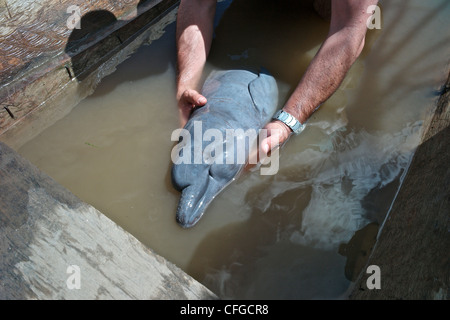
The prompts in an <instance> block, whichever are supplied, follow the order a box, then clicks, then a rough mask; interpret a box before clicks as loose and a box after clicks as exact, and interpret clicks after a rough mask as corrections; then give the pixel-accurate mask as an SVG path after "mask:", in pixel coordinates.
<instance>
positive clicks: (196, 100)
mask: <svg viewBox="0 0 450 320" xmlns="http://www.w3.org/2000/svg"><path fill="white" fill-rule="evenodd" d="M185 99H186V101H187V102H189V103H191V104H193V105H194V106H199V107H201V106H204V105H205V104H206V102H207V100H206V98H205V97H204V96H202V95H201V94H200V93H198V92H197V91H195V90H186V91H185Z"/></svg>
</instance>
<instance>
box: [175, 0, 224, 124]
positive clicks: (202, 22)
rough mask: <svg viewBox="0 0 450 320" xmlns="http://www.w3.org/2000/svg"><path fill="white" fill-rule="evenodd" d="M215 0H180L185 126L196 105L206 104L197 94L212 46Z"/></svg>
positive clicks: (180, 87) (181, 96)
mask: <svg viewBox="0 0 450 320" xmlns="http://www.w3.org/2000/svg"><path fill="white" fill-rule="evenodd" d="M215 9H216V0H181V2H180V6H179V8H178V18H177V32H176V41H177V54H178V57H177V59H178V61H177V64H178V75H177V101H178V108H179V111H180V123H181V126H182V127H183V126H184V125H185V124H186V122H187V120H188V119H189V116H190V114H191V112H192V109H193V108H194V107H196V106H203V105H205V104H206V98H205V97H203V96H202V95H201V94H199V93H198V90H199V88H198V85H199V81H200V79H201V75H202V72H203V68H204V66H205V62H206V58H207V57H208V54H209V50H210V48H211V42H212V35H213V23H214V15H215Z"/></svg>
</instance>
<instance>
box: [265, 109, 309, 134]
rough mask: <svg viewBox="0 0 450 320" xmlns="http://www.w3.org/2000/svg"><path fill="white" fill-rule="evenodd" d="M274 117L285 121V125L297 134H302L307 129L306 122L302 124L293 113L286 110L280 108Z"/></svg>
mask: <svg viewBox="0 0 450 320" xmlns="http://www.w3.org/2000/svg"><path fill="white" fill-rule="evenodd" d="M272 119H275V120H279V121H281V122H283V123H284V124H285V125H287V126H288V127H289V128H291V130H292V131H293V132H294V133H295V134H300V133H301V132H302V131H303V130H304V129H305V125H304V124H301V123H300V122H299V121H298V120H297V119H296V118H295V117H294V116H293V115H291V114H290V113H288V112H286V111H284V110H278V112H277V113H275V115H274V116H273V117H272Z"/></svg>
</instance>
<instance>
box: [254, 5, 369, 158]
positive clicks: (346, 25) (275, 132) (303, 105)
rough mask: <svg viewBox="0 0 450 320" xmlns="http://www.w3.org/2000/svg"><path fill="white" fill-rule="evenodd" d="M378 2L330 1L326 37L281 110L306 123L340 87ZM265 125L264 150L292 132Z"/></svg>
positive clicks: (280, 125)
mask: <svg viewBox="0 0 450 320" xmlns="http://www.w3.org/2000/svg"><path fill="white" fill-rule="evenodd" d="M377 3H378V0H332V11H331V22H330V30H329V33H328V35H327V38H326V40H325V41H324V43H323V44H322V46H321V47H320V49H319V51H318V52H317V54H316V56H315V57H314V58H313V60H312V61H311V63H310V65H309V67H308V68H307V70H306V72H305V74H304V75H303V77H302V79H301V80H300V82H299V84H298V86H297V87H296V89H295V91H294V92H293V94H292V95H291V96H290V98H289V99H288V101H287V102H286V104H285V105H284V107H283V110H284V111H286V112H289V113H290V114H292V115H293V116H294V117H296V118H297V120H299V121H300V122H301V123H305V122H306V121H307V120H308V118H309V117H310V116H311V115H312V114H313V112H314V110H315V109H316V108H317V107H318V106H319V105H320V104H322V103H323V102H325V101H326V100H327V99H328V98H329V97H330V96H331V95H332V94H333V93H334V92H335V91H336V90H337V89H338V88H339V86H340V85H341V83H342V81H343V79H344V78H345V75H346V74H347V72H348V70H349V69H350V67H351V66H352V64H353V63H354V62H355V61H356V59H357V58H358V56H359V55H360V53H361V51H362V49H363V47H364V39H365V35H366V31H367V20H368V19H369V17H370V16H371V13H367V8H368V7H369V6H370V5H376V4H377ZM265 128H266V129H268V138H267V139H264V140H263V141H262V143H261V147H262V150H263V151H264V152H266V153H267V152H268V151H269V150H271V149H273V148H274V147H276V146H277V145H281V144H282V143H283V142H284V141H286V140H287V138H288V137H289V135H290V134H291V130H290V129H289V127H287V126H286V125H285V124H284V123H282V122H280V121H277V120H276V121H272V122H270V123H269V124H268V125H266V127H265Z"/></svg>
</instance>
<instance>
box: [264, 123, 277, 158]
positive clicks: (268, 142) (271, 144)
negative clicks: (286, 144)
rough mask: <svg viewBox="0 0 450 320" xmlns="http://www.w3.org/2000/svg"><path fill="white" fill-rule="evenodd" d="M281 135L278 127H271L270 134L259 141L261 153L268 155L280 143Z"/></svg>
mask: <svg viewBox="0 0 450 320" xmlns="http://www.w3.org/2000/svg"><path fill="white" fill-rule="evenodd" d="M281 137H282V135H281V130H280V129H272V130H271V131H270V135H269V136H268V137H267V138H265V139H263V140H262V142H261V151H262V152H263V154H265V155H268V153H269V152H270V151H271V150H273V149H274V148H276V147H278V146H279V145H280V144H281V143H282V141H281V139H282V138H281Z"/></svg>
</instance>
